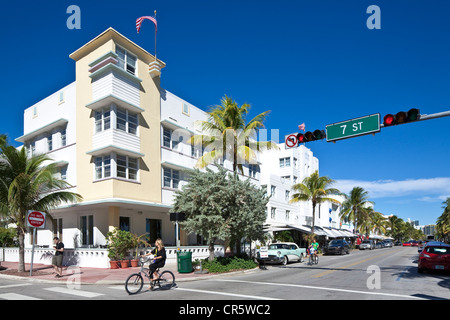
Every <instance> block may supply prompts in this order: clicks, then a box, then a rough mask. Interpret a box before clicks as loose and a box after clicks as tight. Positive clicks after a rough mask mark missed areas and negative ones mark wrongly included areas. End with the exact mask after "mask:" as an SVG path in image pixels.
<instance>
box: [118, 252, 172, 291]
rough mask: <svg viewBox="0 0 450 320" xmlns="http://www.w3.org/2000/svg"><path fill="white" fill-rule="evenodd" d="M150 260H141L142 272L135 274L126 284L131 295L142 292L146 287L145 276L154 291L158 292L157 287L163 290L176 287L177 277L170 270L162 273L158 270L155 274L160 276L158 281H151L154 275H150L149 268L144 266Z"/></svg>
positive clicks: (126, 288)
mask: <svg viewBox="0 0 450 320" xmlns="http://www.w3.org/2000/svg"><path fill="white" fill-rule="evenodd" d="M148 260H149V259H145V258H140V259H139V262H140V263H141V270H140V271H139V272H138V273H133V274H132V275H130V276H129V277H128V278H127V280H126V282H125V290H126V291H127V292H128V294H129V295H134V294H138V293H139V292H141V290H142V287H143V286H144V277H143V275H144V276H145V277H147V279H149V281H150V287H151V290H152V291H153V290H156V287H157V286H158V287H159V289H161V290H169V289H171V288H172V287H174V286H175V275H174V274H173V273H172V272H171V271H169V270H166V271H163V272H160V270H159V269H156V271H155V272H156V274H157V275H158V278H157V279H156V280H151V279H152V276H153V273H150V269H149V268H144V264H145V263H146V262H147V261H148Z"/></svg>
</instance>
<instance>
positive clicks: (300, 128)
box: [298, 123, 305, 131]
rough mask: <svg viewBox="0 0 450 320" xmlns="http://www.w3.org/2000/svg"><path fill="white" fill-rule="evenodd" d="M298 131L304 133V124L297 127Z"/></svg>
mask: <svg viewBox="0 0 450 320" xmlns="http://www.w3.org/2000/svg"><path fill="white" fill-rule="evenodd" d="M298 130H302V131H305V124H304V123H302V124H301V125H299V126H298Z"/></svg>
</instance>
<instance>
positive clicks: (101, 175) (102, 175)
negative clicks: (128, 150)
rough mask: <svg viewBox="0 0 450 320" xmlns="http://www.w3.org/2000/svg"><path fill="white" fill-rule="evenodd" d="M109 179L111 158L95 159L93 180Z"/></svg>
mask: <svg viewBox="0 0 450 320" xmlns="http://www.w3.org/2000/svg"><path fill="white" fill-rule="evenodd" d="M109 177H111V157H110V156H105V157H96V158H95V179H96V180H100V179H106V178H109Z"/></svg>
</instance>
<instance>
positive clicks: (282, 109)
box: [0, 0, 450, 224]
mask: <svg viewBox="0 0 450 320" xmlns="http://www.w3.org/2000/svg"><path fill="white" fill-rule="evenodd" d="M70 5H78V6H79V8H80V9H81V29H80V30H69V29H68V28H67V26H66V21H67V19H68V18H69V16H70V14H67V13H66V10H67V8H68V7H69V6H70ZM370 5H377V6H378V7H379V8H380V9H381V29H379V30H376V29H375V30H369V29H368V28H367V26H366V21H367V19H368V18H369V17H370V14H367V13H366V10H367V8H368V7H369V6H370ZM154 10H157V11H158V13H157V19H158V58H160V59H162V60H163V61H164V62H166V63H167V67H166V68H165V69H164V70H163V74H162V86H163V87H164V88H165V89H167V90H169V91H171V92H173V93H174V94H176V95H178V96H180V97H182V98H183V99H185V100H187V101H189V102H190V103H192V104H194V105H196V106H197V107H199V108H202V109H204V110H207V109H208V107H209V106H212V105H215V104H218V103H220V99H221V98H222V97H223V96H224V95H225V94H226V95H228V96H231V97H232V98H233V99H235V100H236V101H237V102H238V103H239V104H242V103H250V104H252V106H253V107H252V111H251V114H250V115H249V117H251V116H254V115H256V114H258V113H260V112H263V111H266V110H271V114H270V116H269V118H268V120H267V122H266V127H267V128H268V129H278V130H280V137H284V136H285V135H287V134H289V133H293V132H296V131H297V126H298V125H299V124H301V123H305V124H306V129H307V130H314V129H325V126H326V125H327V124H331V123H335V122H339V121H343V120H348V119H351V118H357V117H361V116H365V115H369V114H373V113H380V114H381V116H382V117H383V116H384V115H386V114H387V113H396V112H398V111H402V110H403V111H407V110H409V109H410V108H413V107H416V108H419V109H420V110H421V113H422V114H432V113H436V112H442V111H447V110H450V41H449V40H450V24H449V23H448V12H449V10H450V2H448V1H444V0H429V1H422V0H409V1H402V0H389V1H387V0H370V1H366V0H341V1H335V0H321V1H304V0H298V1H292V0H290V1H286V0H279V1H265V0H259V1H253V0H251V1H248V0H241V1H235V0H229V1H211V0H209V1H203V0H192V1H181V0H164V1H162V0H160V1H151V0H145V1H144V0H142V1H133V0H131V1H128V2H123V1H115V0H110V1H103V0H97V1H85V0H72V1H55V0H53V1H50V0H42V1H35V2H31V1H29V2H23V1H22V2H9V3H8V4H2V10H1V12H0V35H1V38H2V40H3V45H2V50H0V59H1V61H3V64H2V71H1V72H0V85H1V88H2V111H3V112H2V117H1V118H0V132H2V133H7V134H8V135H9V137H10V138H11V142H12V143H14V144H15V142H14V139H15V138H17V137H19V136H21V135H22V134H23V111H24V109H26V108H27V107H29V106H31V105H33V104H34V103H36V102H38V101H40V100H42V99H43V98H45V97H47V96H48V95H50V94H52V93H54V92H56V91H57V90H59V89H60V88H62V87H64V86H66V85H67V84H69V83H71V82H73V81H74V80H75V64H74V62H73V61H72V60H71V59H70V58H69V54H70V53H72V52H74V51H75V50H76V49H78V48H79V47H81V46H82V45H83V44H85V43H86V42H88V41H90V40H91V39H93V38H94V37H96V36H97V35H98V34H100V33H101V32H103V31H105V30H106V29H107V28H109V27H113V28H115V29H116V30H117V31H119V32H120V33H122V34H123V35H125V36H126V37H128V38H129V39H130V40H132V41H134V42H136V43H137V44H139V45H140V46H142V47H144V48H145V49H147V50H148V51H149V52H150V53H154V38H153V37H154V27H153V25H152V24H151V23H150V22H149V21H145V22H144V24H143V26H142V29H141V33H140V34H139V35H138V34H137V33H136V29H135V20H136V18H138V17H140V16H143V15H153V11H154ZM24 79H31V85H30V83H29V82H26V83H25V82H24ZM24 84H26V85H27V87H24ZM449 126H450V118H449V117H447V118H442V119H436V120H430V121H423V122H418V123H413V124H407V125H402V126H397V127H390V128H384V129H382V130H381V132H380V133H377V134H376V135H375V136H372V135H369V136H364V137H358V138H353V139H348V140H343V141H338V142H337V143H327V142H325V141H319V142H313V143H308V144H307V147H309V148H311V150H312V151H313V152H314V155H315V156H316V157H318V158H319V161H320V174H321V175H326V176H329V177H330V178H332V179H335V180H336V181H337V184H336V187H338V188H340V189H341V190H342V191H344V192H349V191H350V189H351V188H352V187H353V186H362V187H364V188H365V189H366V190H368V191H369V196H370V198H371V200H372V201H374V202H375V210H377V211H380V212H382V213H384V214H396V215H397V216H399V217H401V218H403V219H405V220H406V219H407V218H411V219H413V220H419V222H420V224H430V223H434V222H435V221H436V218H437V217H438V216H439V215H440V214H441V213H442V212H443V209H442V208H441V207H442V202H443V201H444V200H445V198H446V197H449V196H450V168H449V163H450V161H449V159H450V143H449V136H450V134H449V129H448V128H449Z"/></svg>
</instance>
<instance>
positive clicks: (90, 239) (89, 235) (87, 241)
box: [80, 215, 94, 246]
mask: <svg viewBox="0 0 450 320" xmlns="http://www.w3.org/2000/svg"><path fill="white" fill-rule="evenodd" d="M80 231H81V245H82V246H89V245H93V244H94V216H93V215H90V216H81V217H80Z"/></svg>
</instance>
